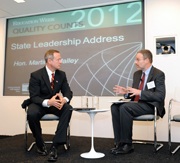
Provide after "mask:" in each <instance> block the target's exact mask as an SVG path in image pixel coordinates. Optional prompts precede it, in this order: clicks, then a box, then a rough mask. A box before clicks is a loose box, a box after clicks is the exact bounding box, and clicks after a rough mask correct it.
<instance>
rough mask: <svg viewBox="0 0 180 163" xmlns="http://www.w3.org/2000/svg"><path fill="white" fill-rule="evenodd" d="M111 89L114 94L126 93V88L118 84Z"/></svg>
mask: <svg viewBox="0 0 180 163" xmlns="http://www.w3.org/2000/svg"><path fill="white" fill-rule="evenodd" d="M113 91H114V92H115V93H116V95H118V94H123V95H124V94H127V93H128V92H127V89H126V88H125V87H121V86H119V85H115V86H114V87H113Z"/></svg>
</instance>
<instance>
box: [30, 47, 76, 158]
mask: <svg viewBox="0 0 180 163" xmlns="http://www.w3.org/2000/svg"><path fill="white" fill-rule="evenodd" d="M44 59H45V62H46V65H45V67H43V68H41V69H39V70H37V71H35V72H33V73H31V75H30V81H29V93H30V100H31V104H30V105H29V107H28V112H27V118H28V121H29V126H30V129H31V131H32V133H33V136H34V138H35V140H36V145H37V152H38V153H39V154H40V155H47V154H48V153H47V149H46V146H45V144H44V141H43V138H42V132H41V125H40V119H41V117H42V116H44V115H45V114H48V113H51V114H55V115H57V116H58V117H59V123H58V126H57V130H56V132H55V136H54V138H53V144H52V148H51V151H50V156H49V159H48V161H56V160H57V147H58V146H59V145H61V144H64V143H65V142H66V137H67V127H68V125H69V121H70V118H71V114H72V106H71V105H70V104H69V103H70V100H71V99H72V96H73V94H72V91H71V89H70V87H69V84H68V82H67V78H66V74H65V72H64V71H61V70H60V66H61V63H62V59H61V54H60V52H59V51H57V50H48V51H47V52H46V53H45V55H44ZM52 73H53V74H54V75H53V77H52ZM60 93H61V95H60Z"/></svg>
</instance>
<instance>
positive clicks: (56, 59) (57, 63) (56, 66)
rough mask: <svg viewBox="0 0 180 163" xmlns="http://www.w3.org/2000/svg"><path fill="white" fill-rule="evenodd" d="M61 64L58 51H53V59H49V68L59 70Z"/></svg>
mask: <svg viewBox="0 0 180 163" xmlns="http://www.w3.org/2000/svg"><path fill="white" fill-rule="evenodd" d="M61 64H62V58H61V54H60V53H56V52H55V53H54V59H50V65H51V68H52V69H53V70H54V71H55V70H59V69H60V67H61Z"/></svg>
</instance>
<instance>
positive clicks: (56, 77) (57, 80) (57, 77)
mask: <svg viewBox="0 0 180 163" xmlns="http://www.w3.org/2000/svg"><path fill="white" fill-rule="evenodd" d="M59 79H60V74H59V71H57V70H56V72H55V78H54V90H56V88H57V86H58V84H60V81H59Z"/></svg>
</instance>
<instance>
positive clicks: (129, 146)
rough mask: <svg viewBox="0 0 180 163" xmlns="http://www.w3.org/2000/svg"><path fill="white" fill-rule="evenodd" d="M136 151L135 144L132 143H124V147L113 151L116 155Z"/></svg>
mask: <svg viewBox="0 0 180 163" xmlns="http://www.w3.org/2000/svg"><path fill="white" fill-rule="evenodd" d="M133 151H134V146H133V145H132V144H124V145H123V146H122V147H120V148H118V149H116V150H114V151H113V152H112V153H113V154H114V155H118V154H128V153H131V152H133Z"/></svg>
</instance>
